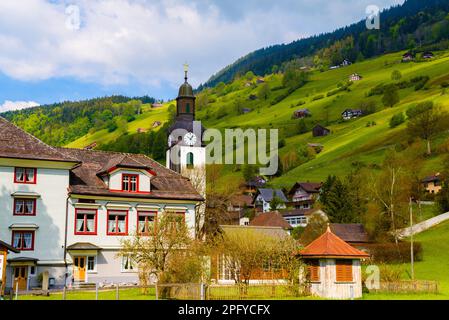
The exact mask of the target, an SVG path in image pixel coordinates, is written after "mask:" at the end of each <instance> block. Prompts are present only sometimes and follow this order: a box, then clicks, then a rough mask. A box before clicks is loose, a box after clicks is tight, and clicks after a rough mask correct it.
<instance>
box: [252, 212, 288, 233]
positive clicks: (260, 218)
mask: <svg viewBox="0 0 449 320" xmlns="http://www.w3.org/2000/svg"><path fill="white" fill-rule="evenodd" d="M249 225H250V226H255V227H279V228H282V229H284V230H291V229H293V227H292V226H291V225H290V224H289V223H288V222H287V221H286V220H285V219H284V217H283V216H282V215H281V214H280V213H279V212H278V211H273V212H265V213H261V214H259V215H257V216H256V217H255V218H254V219H253V220H252V221H251V222H250V223H249Z"/></svg>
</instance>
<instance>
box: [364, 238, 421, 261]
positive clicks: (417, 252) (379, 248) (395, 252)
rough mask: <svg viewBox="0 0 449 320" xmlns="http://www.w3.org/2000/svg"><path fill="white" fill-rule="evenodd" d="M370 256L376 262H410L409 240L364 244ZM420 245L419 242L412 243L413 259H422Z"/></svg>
mask: <svg viewBox="0 0 449 320" xmlns="http://www.w3.org/2000/svg"><path fill="white" fill-rule="evenodd" d="M366 249H367V250H368V251H369V253H370V254H371V257H372V258H373V260H374V261H376V262H385V263H393V262H400V263H407V262H410V259H411V257H410V242H399V243H398V246H396V243H375V244H370V245H367V246H366ZM422 251H423V250H422V246H421V243H420V242H414V243H413V252H414V260H415V261H421V260H422Z"/></svg>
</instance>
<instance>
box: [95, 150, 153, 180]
mask: <svg viewBox="0 0 449 320" xmlns="http://www.w3.org/2000/svg"><path fill="white" fill-rule="evenodd" d="M116 168H128V169H143V170H151V167H150V166H148V165H145V164H143V163H141V162H138V161H136V160H135V159H133V158H132V157H131V156H130V155H128V154H114V155H112V156H111V158H110V159H109V161H108V162H107V163H106V164H105V165H104V166H103V168H101V170H100V171H99V172H98V174H99V175H101V174H104V173H107V172H109V171H111V170H113V169H116Z"/></svg>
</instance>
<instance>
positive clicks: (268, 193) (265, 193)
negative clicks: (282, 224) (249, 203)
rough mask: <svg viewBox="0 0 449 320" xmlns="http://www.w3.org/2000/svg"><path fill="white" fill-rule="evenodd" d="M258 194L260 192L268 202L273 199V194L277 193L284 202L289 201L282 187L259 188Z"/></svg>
mask: <svg viewBox="0 0 449 320" xmlns="http://www.w3.org/2000/svg"><path fill="white" fill-rule="evenodd" d="M257 194H260V196H261V197H262V199H263V200H265V201H266V202H271V200H273V194H275V195H276V197H278V198H279V199H280V200H281V201H283V202H287V201H288V200H287V198H286V197H285V195H284V192H282V190H281V189H265V188H260V189H259V190H258V192H257Z"/></svg>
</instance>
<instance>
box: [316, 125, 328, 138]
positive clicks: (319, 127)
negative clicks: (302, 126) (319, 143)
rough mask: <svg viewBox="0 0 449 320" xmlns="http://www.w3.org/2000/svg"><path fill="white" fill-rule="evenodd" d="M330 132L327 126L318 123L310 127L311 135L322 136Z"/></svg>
mask: <svg viewBox="0 0 449 320" xmlns="http://www.w3.org/2000/svg"><path fill="white" fill-rule="evenodd" d="M330 133H331V131H330V130H329V129H328V128H325V127H323V126H322V125H320V124H317V125H316V126H315V127H313V129H312V135H313V136H314V137H324V136H327V135H329V134H330Z"/></svg>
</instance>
